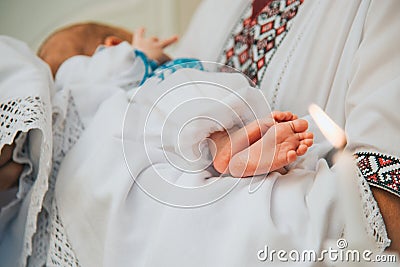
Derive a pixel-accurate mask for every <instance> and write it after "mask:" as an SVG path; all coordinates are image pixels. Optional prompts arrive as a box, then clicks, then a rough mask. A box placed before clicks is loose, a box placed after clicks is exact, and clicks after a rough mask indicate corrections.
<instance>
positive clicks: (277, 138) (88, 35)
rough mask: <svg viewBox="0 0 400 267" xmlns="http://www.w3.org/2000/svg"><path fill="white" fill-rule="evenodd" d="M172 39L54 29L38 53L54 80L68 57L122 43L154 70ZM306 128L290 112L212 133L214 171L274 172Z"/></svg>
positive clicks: (290, 157) (303, 141)
mask: <svg viewBox="0 0 400 267" xmlns="http://www.w3.org/2000/svg"><path fill="white" fill-rule="evenodd" d="M177 40H178V37H177V36H171V37H169V38H166V39H162V40H160V39H159V38H157V37H150V38H148V37H145V30H144V28H140V29H138V30H137V31H136V32H135V33H134V34H132V33H130V32H129V31H127V30H124V29H122V28H118V27H113V26H107V25H102V24H97V23H83V24H76V25H72V26H70V27H67V28H64V29H62V30H59V31H56V32H55V33H54V34H52V35H51V36H50V37H49V38H47V40H46V41H45V42H44V43H43V44H42V46H41V47H40V49H39V52H38V55H39V57H40V58H42V59H43V60H44V61H45V62H47V63H48V64H49V65H50V68H51V71H52V73H53V76H55V74H56V72H57V70H58V68H59V67H60V65H61V64H62V63H63V62H64V61H65V60H67V59H68V58H70V57H73V56H75V55H86V56H92V55H93V54H94V53H95V52H96V50H98V47H99V46H104V47H106V48H105V49H107V47H109V46H115V45H119V44H120V43H122V42H123V41H127V42H129V43H131V44H132V46H133V48H134V49H135V51H137V52H136V53H142V54H143V55H144V56H145V57H146V58H147V60H148V61H149V62H150V63H151V64H155V65H156V67H158V66H160V65H162V64H165V63H167V64H168V63H169V62H170V61H171V58H170V57H169V56H168V55H167V54H165V53H164V49H165V48H166V47H168V46H169V45H171V44H173V43H175V42H176V41H177ZM135 60H136V59H135ZM153 70H154V68H153ZM307 128H308V124H307V121H305V120H302V119H298V118H297V116H296V115H294V114H292V113H291V112H279V111H275V112H274V113H273V114H272V116H271V117H269V118H264V119H260V120H257V121H254V122H252V123H250V124H248V125H246V126H245V127H243V128H241V129H239V130H237V131H235V132H233V133H230V134H228V132H227V131H221V132H215V133H213V134H211V135H210V137H209V140H210V141H211V142H209V144H210V145H209V147H210V151H211V154H212V155H213V165H214V168H215V169H216V170H217V171H218V172H219V173H221V174H230V175H232V176H235V177H246V176H252V175H258V174H264V173H268V172H271V171H276V170H278V171H279V170H281V169H282V167H284V166H286V165H288V164H290V163H292V162H293V161H295V160H296V158H297V157H298V156H301V155H303V154H305V153H306V152H307V150H308V148H309V147H310V146H311V145H312V143H313V134H312V133H310V132H307ZM274 148H275V149H274Z"/></svg>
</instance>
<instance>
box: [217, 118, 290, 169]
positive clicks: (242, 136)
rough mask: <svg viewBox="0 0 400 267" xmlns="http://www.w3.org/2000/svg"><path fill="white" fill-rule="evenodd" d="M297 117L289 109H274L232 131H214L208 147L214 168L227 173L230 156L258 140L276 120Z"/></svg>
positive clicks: (283, 120)
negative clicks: (265, 115) (268, 115)
mask: <svg viewBox="0 0 400 267" xmlns="http://www.w3.org/2000/svg"><path fill="white" fill-rule="evenodd" d="M295 119H297V116H296V115H294V114H293V113H291V112H289V111H285V112H282V111H274V112H273V113H272V114H271V117H266V118H263V119H260V120H255V121H253V122H251V123H249V124H248V125H246V126H245V127H243V128H241V129H239V130H237V131H235V132H233V133H228V132H227V131H220V132H215V133H213V134H211V135H210V137H209V139H210V140H209V148H210V152H211V155H212V156H213V165H214V168H215V169H216V170H217V171H218V172H219V173H223V174H225V173H229V170H228V167H229V162H230V160H231V158H232V157H233V156H234V155H235V154H236V153H238V152H240V151H242V150H244V149H245V148H247V147H249V146H250V145H252V144H253V143H254V142H256V141H258V140H259V139H260V138H261V137H262V136H263V135H264V134H265V133H266V132H267V130H268V129H269V128H270V127H272V126H273V125H274V123H275V121H276V122H285V121H291V120H295Z"/></svg>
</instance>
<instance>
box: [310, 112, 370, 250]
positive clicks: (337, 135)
mask: <svg viewBox="0 0 400 267" xmlns="http://www.w3.org/2000/svg"><path fill="white" fill-rule="evenodd" d="M309 113H310V115H311V117H312V118H313V120H314V121H315V123H316V124H317V126H318V128H319V129H320V130H321V132H322V134H323V135H324V136H325V138H326V139H327V140H328V141H329V142H330V143H331V144H332V145H333V146H334V147H335V148H336V149H337V150H338V152H337V153H336V155H334V162H335V167H334V169H336V170H337V172H336V173H335V174H336V176H337V177H338V179H339V190H340V191H339V192H340V197H338V200H339V205H340V208H341V210H342V211H343V215H344V216H345V217H344V218H345V230H344V237H345V238H346V239H347V241H348V245H349V248H348V249H350V248H353V249H358V250H361V249H372V248H374V247H375V245H374V242H373V240H371V238H368V237H367V233H366V231H365V228H364V227H363V226H364V225H366V222H365V217H364V214H363V212H362V203H361V199H360V192H359V191H360V189H359V184H358V179H359V177H357V168H356V164H355V161H354V157H353V155H351V154H350V153H349V152H347V151H344V147H345V145H346V143H347V140H346V135H345V132H344V130H343V129H342V128H340V127H339V126H338V125H337V124H336V123H335V122H334V121H333V120H332V119H331V118H330V117H329V116H328V115H327V114H326V113H325V112H324V111H323V110H322V109H321V108H320V107H319V106H317V105H315V104H312V105H311V106H310V107H309Z"/></svg>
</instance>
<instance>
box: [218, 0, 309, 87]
mask: <svg viewBox="0 0 400 267" xmlns="http://www.w3.org/2000/svg"><path fill="white" fill-rule="evenodd" d="M303 1H304V0H286V1H282V0H280V1H277V0H275V1H272V2H271V3H270V4H269V5H267V6H265V7H264V8H263V9H262V10H261V12H260V13H259V14H258V15H257V16H256V17H255V18H254V19H253V18H252V13H253V12H252V6H251V5H250V6H249V7H248V8H247V9H246V11H245V13H244V14H243V16H242V18H241V20H240V21H239V23H238V24H237V25H236V27H235V28H234V30H233V32H232V34H231V36H230V37H229V39H228V40H227V42H226V44H225V49H224V52H223V55H222V57H221V59H220V62H221V63H223V64H226V65H228V66H230V67H233V68H235V69H238V70H240V71H242V72H243V73H244V74H246V75H247V76H248V77H249V78H250V79H251V80H252V81H253V82H254V83H255V84H257V85H259V83H260V82H261V80H262V78H263V76H264V73H265V70H266V68H267V66H268V64H269V62H270V60H271V59H272V56H273V55H274V54H275V51H276V49H277V48H278V46H279V45H280V43H281V42H282V40H283V39H284V37H285V36H286V34H287V32H288V30H289V28H290V27H291V24H292V21H291V20H292V19H293V18H294V17H295V16H296V14H297V12H298V8H299V6H300V5H301V4H302V3H303Z"/></svg>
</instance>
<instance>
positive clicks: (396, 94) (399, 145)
mask: <svg viewBox="0 0 400 267" xmlns="http://www.w3.org/2000/svg"><path fill="white" fill-rule="evenodd" d="M399 11H400V2H399V1H384V2H382V1H372V2H371V4H370V7H369V11H368V15H367V18H366V21H365V25H364V34H363V38H362V41H361V43H360V46H359V50H358V52H357V54H356V57H355V60H354V66H353V69H352V73H351V78H350V80H349V82H350V85H349V91H348V94H347V98H346V117H347V119H346V133H347V135H348V149H350V150H351V151H354V152H355V154H356V155H357V157H358V158H357V162H358V166H359V169H360V172H361V174H362V175H363V176H364V178H365V179H366V180H367V181H368V183H369V184H370V185H371V188H372V191H373V194H374V196H375V198H376V201H377V202H378V206H379V208H380V210H381V213H382V216H383V219H384V222H385V225H386V228H387V232H388V235H389V238H390V239H391V240H392V245H391V246H390V247H389V248H390V249H393V250H396V251H398V252H400V230H399V228H398V222H399V221H400V199H399V197H400V172H399V170H400V167H399V166H400V165H399V162H400V153H399V151H400V139H399V138H398V136H399V133H400V128H399V125H400V116H399V114H400V107H399V105H398V101H397V100H398V99H400V90H399V88H400V53H399V50H398V47H399V45H400V36H399V35H398V29H399V27H400V20H399V19H398V16H397V14H398V12H399Z"/></svg>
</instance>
